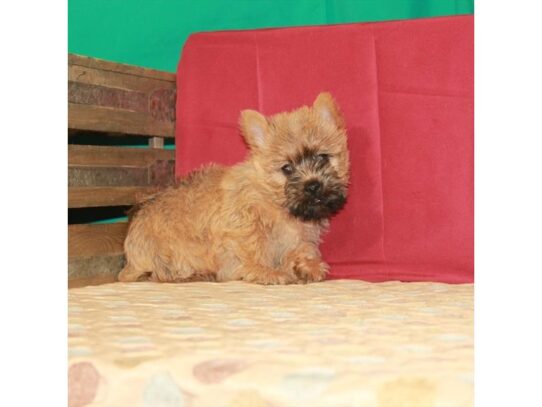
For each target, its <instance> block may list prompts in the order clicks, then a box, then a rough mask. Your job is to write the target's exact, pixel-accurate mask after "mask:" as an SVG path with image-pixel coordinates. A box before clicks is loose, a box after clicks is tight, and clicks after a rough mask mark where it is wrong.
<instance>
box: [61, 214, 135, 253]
mask: <svg viewBox="0 0 542 407" xmlns="http://www.w3.org/2000/svg"><path fill="white" fill-rule="evenodd" d="M127 231H128V223H127V222H119V223H109V224H86V225H69V226H68V257H69V258H72V257H84V256H100V255H117V254H122V252H123V244H124V238H125V237H126V233H127Z"/></svg>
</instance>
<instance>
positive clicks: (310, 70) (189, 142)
mask: <svg viewBox="0 0 542 407" xmlns="http://www.w3.org/2000/svg"><path fill="white" fill-rule="evenodd" d="M473 23H474V22H473V17H472V16H460V17H449V18H434V19H420V20H407V21H397V22H385V23H369V24H348V25H336V26H320V27H300V28H284V29H269V30H253V31H229V32H213V33H200V34H195V35H192V36H191V37H190V38H189V39H188V41H187V42H186V44H185V46H184V49H183V53H182V58H181V61H180V64H179V69H178V74H177V86H178V98H177V130H176V159H177V168H176V173H177V175H178V176H181V175H184V174H186V173H187V172H189V171H190V170H192V169H194V168H196V167H199V166H200V165H201V164H204V163H208V162H211V161H214V162H219V163H223V164H233V163H236V162H239V161H241V160H243V159H244V157H245V156H246V152H247V150H246V147H245V145H244V143H243V141H242V139H241V136H240V135H239V133H238V126H237V122H238V116H239V112H240V110H242V109H247V108H251V109H257V110H259V111H261V112H262V113H264V114H273V113H277V112H280V111H284V110H290V109H294V108H296V107H298V106H300V105H303V104H311V103H312V101H313V100H314V98H315V97H316V95H317V94H318V93H319V92H321V91H329V92H331V93H332V94H333V95H334V96H335V97H336V100H337V102H338V103H339V105H340V107H341V108H342V110H343V112H344V115H345V119H346V122H347V125H348V135H349V148H350V152H351V161H352V176H351V188H350V194H349V198H348V203H347V205H346V207H345V208H344V210H343V211H342V212H341V213H340V214H339V215H337V216H336V217H335V218H334V219H333V220H332V223H331V231H330V233H328V234H327V235H326V236H325V238H324V243H323V245H322V252H323V255H324V258H325V259H326V260H327V261H328V262H329V263H330V265H331V266H332V269H331V274H330V277H331V278H360V279H364V280H369V281H386V280H403V281H425V280H428V281H443V282H454V283H459V282H471V281H473V275H474V273H473V246H474V236H473V58H474V55H473Z"/></svg>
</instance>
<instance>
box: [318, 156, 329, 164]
mask: <svg viewBox="0 0 542 407" xmlns="http://www.w3.org/2000/svg"><path fill="white" fill-rule="evenodd" d="M316 159H317V160H318V161H319V162H321V163H327V162H328V161H329V154H318V156H317V158H316Z"/></svg>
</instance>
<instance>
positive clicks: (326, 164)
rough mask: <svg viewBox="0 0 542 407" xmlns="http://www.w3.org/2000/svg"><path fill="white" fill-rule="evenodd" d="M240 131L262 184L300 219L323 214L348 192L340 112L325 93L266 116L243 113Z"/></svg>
mask: <svg viewBox="0 0 542 407" xmlns="http://www.w3.org/2000/svg"><path fill="white" fill-rule="evenodd" d="M240 124H241V132H242V134H243V136H244V138H245V140H246V142H247V143H248V145H249V148H250V150H251V157H250V162H252V164H253V165H254V167H255V169H256V171H257V174H258V177H259V179H258V180H259V181H260V180H261V183H260V184H261V187H262V188H263V189H265V190H266V191H267V192H268V196H270V199H272V200H273V201H274V202H275V203H277V204H279V205H281V206H283V207H284V208H286V209H287V210H288V211H289V212H290V214H292V215H293V216H295V217H297V218H299V219H302V220H303V221H319V220H323V219H327V218H329V217H330V216H332V215H333V214H335V213H336V212H338V211H339V210H340V209H341V208H342V207H343V205H344V203H345V201H346V196H347V187H348V171H349V158H348V149H347V141H346V129H345V124H344V120H343V117H342V114H341V112H340V110H339V108H338V106H337V104H336V103H335V101H334V100H333V97H332V96H331V95H330V94H329V93H321V94H320V95H318V97H317V98H316V100H315V101H314V103H313V105H312V106H310V107H308V106H303V107H300V108H299V109H296V110H294V111H292V112H287V113H279V114H276V115H273V116H269V117H265V116H263V115H262V114H261V113H259V112H256V111H254V110H244V111H242V112H241V119H240Z"/></svg>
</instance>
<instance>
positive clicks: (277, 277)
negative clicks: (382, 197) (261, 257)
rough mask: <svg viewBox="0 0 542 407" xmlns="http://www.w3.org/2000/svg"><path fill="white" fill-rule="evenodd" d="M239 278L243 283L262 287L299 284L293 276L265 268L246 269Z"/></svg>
mask: <svg viewBox="0 0 542 407" xmlns="http://www.w3.org/2000/svg"><path fill="white" fill-rule="evenodd" d="M239 277H240V279H241V280H243V281H246V282H249V283H256V284H262V285H276V284H293V283H296V282H297V278H296V276H295V275H293V274H290V273H284V272H282V271H277V270H273V269H271V268H265V267H254V268H252V269H244V270H243V271H242V273H240V275H239Z"/></svg>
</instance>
